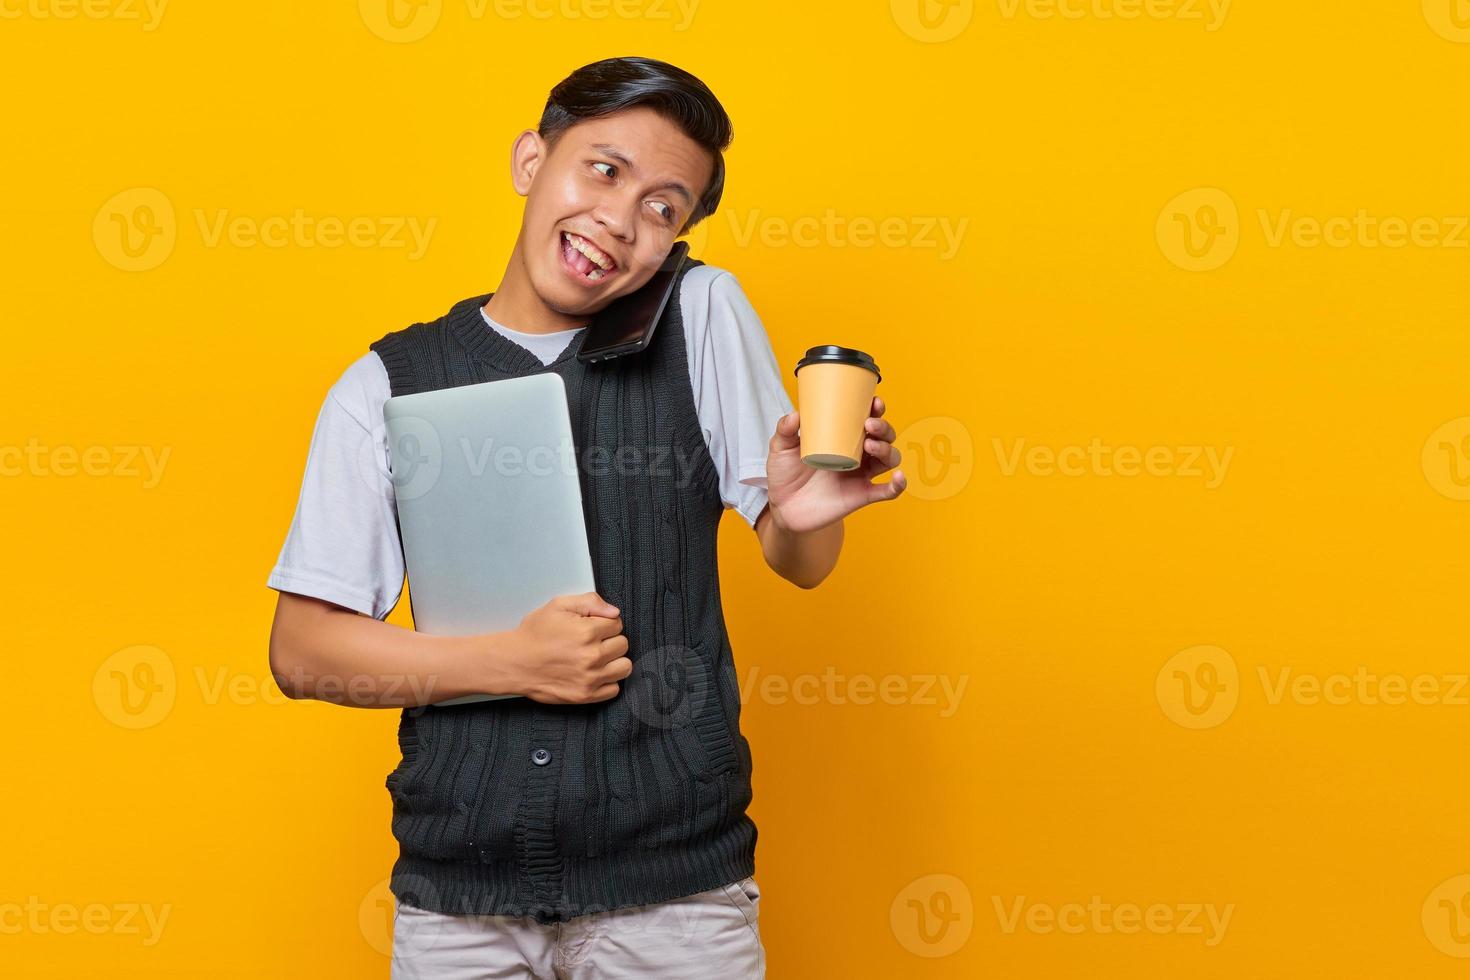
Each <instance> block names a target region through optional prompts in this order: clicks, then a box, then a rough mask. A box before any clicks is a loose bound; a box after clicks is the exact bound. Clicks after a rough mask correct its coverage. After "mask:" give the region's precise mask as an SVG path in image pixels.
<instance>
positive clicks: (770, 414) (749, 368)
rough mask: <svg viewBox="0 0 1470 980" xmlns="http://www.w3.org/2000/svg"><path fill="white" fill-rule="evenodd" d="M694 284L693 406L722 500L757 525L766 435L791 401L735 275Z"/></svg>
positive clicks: (719, 274) (689, 305)
mask: <svg viewBox="0 0 1470 980" xmlns="http://www.w3.org/2000/svg"><path fill="white" fill-rule="evenodd" d="M696 271H697V270H696ZM692 276H693V273H691V274H690V276H688V277H686V279H688V278H692ZM696 282H697V283H699V284H701V285H699V286H697V287H696V288H700V289H702V290H704V295H696V296H692V297H688V300H689V301H688V302H686V303H685V309H686V311H688V312H692V313H693V314H694V315H693V316H692V317H691V318H690V319H691V321H692V322H689V323H687V324H686V331H687V333H688V335H689V347H690V351H689V354H690V362H691V363H690V377H691V380H692V382H693V388H694V400H695V408H696V409H697V411H698V414H699V421H700V426H701V428H702V429H703V431H704V437H705V443H706V445H708V447H709V451H710V456H711V458H712V459H713V460H714V463H715V467H716V469H717V470H718V471H719V474H720V498H721V499H722V500H723V501H724V503H725V506H727V507H733V508H734V509H735V510H736V511H738V512H739V513H740V516H741V517H743V518H745V520H746V522H747V523H748V524H750V526H751V527H754V526H755V522H756V518H758V517H759V516H760V513H761V511H762V510H763V509H764V508H765V506H766V501H767V493H766V455H767V453H768V452H769V451H770V443H771V436H772V435H774V434H775V432H776V423H777V422H778V421H780V419H781V416H783V415H785V414H787V413H788V412H790V411H791V410H792V408H793V406H792V403H791V397H790V396H789V395H788V394H787V393H786V388H785V387H784V385H783V384H782V377H781V369H780V366H779V365H778V364H777V363H776V355H775V352H774V351H773V350H772V349H771V341H770V338H769V337H767V336H766V330H765V327H764V326H763V325H762V324H761V320H760V317H759V316H758V315H757V314H756V312H755V308H754V307H753V306H751V304H750V300H749V299H747V298H746V296H745V291H744V290H743V289H741V288H740V283H739V281H738V280H737V279H736V278H735V276H734V275H732V274H731V273H729V272H727V271H724V270H715V271H714V275H712V276H708V277H701V278H700V279H699V280H696ZM683 298H684V297H681V299H683ZM701 300H703V302H701ZM702 312H703V313H707V315H705V316H701V315H699V314H700V313H702Z"/></svg>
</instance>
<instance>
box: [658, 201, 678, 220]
mask: <svg viewBox="0 0 1470 980" xmlns="http://www.w3.org/2000/svg"><path fill="white" fill-rule="evenodd" d="M653 206H654V208H655V209H662V210H659V212H658V213H659V216H660V217H661V218H663V219H664V220H665V221H672V220H673V219H674V209H673V208H671V207H669V206H668V205H667V204H664V203H663V202H661V201H654V202H653Z"/></svg>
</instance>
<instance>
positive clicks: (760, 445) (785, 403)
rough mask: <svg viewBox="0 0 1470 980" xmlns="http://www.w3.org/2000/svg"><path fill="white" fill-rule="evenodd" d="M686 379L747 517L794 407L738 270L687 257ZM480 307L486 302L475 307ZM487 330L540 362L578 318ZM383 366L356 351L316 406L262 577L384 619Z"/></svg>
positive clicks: (387, 596)
mask: <svg viewBox="0 0 1470 980" xmlns="http://www.w3.org/2000/svg"><path fill="white" fill-rule="evenodd" d="M679 298H680V303H681V312H682V315H683V321H684V346H685V350H686V352H687V354H688V358H689V378H690V381H691V382H692V385H693V388H694V404H695V409H696V412H697V414H698V416H699V424H700V428H701V430H702V431H703V432H704V440H705V444H706V445H707V446H708V447H709V453H710V457H711V459H713V460H714V464H715V468H716V469H717V470H718V471H719V476H720V499H721V500H723V501H724V503H725V506H726V507H733V508H734V509H735V510H736V511H738V512H739V514H740V516H741V517H743V518H745V520H746V522H747V523H749V524H750V525H751V527H754V526H755V521H756V518H757V517H759V516H760V513H761V510H762V509H763V508H764V507H765V505H766V454H767V451H768V450H769V448H770V440H771V436H772V435H773V434H774V433H775V431H776V423H777V422H778V421H779V420H780V418H781V416H783V415H785V414H787V413H788V412H790V411H791V410H792V407H793V406H792V404H791V399H790V397H789V396H788V395H787V393H786V388H785V387H784V385H783V384H782V378H781V371H780V368H779V366H778V365H777V363H776V356H775V353H774V352H773V351H772V350H771V343H770V340H769V338H767V336H766V331H765V328H764V327H763V326H762V325H761V321H760V318H759V317H758V316H757V315H756V312H755V309H754V308H753V307H752V306H751V305H750V301H749V300H747V299H746V297H745V293H744V291H743V290H741V288H740V283H739V282H738V281H737V280H736V279H735V277H734V276H733V275H732V274H731V273H729V272H727V271H725V270H723V269H718V268H715V267H713V266H710V265H702V266H695V267H694V268H693V269H691V270H690V271H689V272H688V273H687V274H686V275H685V276H684V280H683V282H682V284H681V286H680V290H679ZM481 315H482V316H483V315H484V311H483V310H482V311H481ZM485 323H486V329H491V330H496V331H498V332H499V333H500V334H501V335H502V336H505V337H506V338H508V339H510V340H511V341H513V342H515V343H517V344H519V345H520V346H522V347H524V348H526V349H527V350H529V351H530V352H531V353H532V354H534V355H535V356H536V357H538V358H539V359H540V360H541V363H543V364H549V363H551V362H552V361H554V360H556V358H557V357H558V356H560V355H561V354H562V353H563V352H564V351H565V350H566V348H567V345H568V344H569V343H571V342H572V341H573V340H574V339H575V338H576V336H577V335H578V334H579V333H581V331H582V330H584V329H586V328H585V327H583V328H577V329H574V330H562V331H558V332H556V333H549V334H528V333H522V332H520V331H518V330H511V329H509V328H508V327H505V326H504V325H502V324H499V323H496V322H495V321H494V320H491V319H490V318H489V317H488V316H486V317H485ZM389 394H390V388H389V383H388V372H387V371H386V369H385V368H384V367H383V362H382V361H381V360H380V359H379V358H378V355H377V353H376V352H375V351H369V352H368V353H366V354H364V355H363V356H362V357H360V358H358V359H357V360H356V361H354V362H353V363H352V364H351V365H350V366H349V367H348V368H347V370H346V371H345V372H343V374H342V376H341V377H340V378H339V379H338V380H337V382H336V383H335V384H333V385H332V387H331V390H329V391H328V392H327V397H326V399H325V401H324V402H323V403H322V407H321V411H320V413H319V414H318V415H317V420H316V429H315V431H313V433H312V437H311V447H310V448H309V449H308V450H307V457H306V473H305V475H304V476H303V477H302V481H301V497H300V500H299V501H298V502H297V504H296V513H295V516H294V517H293V518H292V520H291V529H290V531H289V532H288V533H287V535H286V542H285V544H284V545H283V546H282V548H281V553H280V557H279V559H278V560H277V562H276V565H275V568H274V569H272V570H271V573H270V578H269V580H268V581H267V584H268V585H269V586H270V587H271V588H273V589H278V590H280V591H283V592H295V593H299V594H301V595H308V596H312V597H314V598H318V599H324V600H326V601H327V602H333V603H336V604H338V605H341V606H346V607H347V608H349V609H355V610H357V611H358V612H362V613H366V614H367V615H369V616H373V617H375V618H377V619H382V618H383V617H384V616H387V615H388V613H389V612H391V611H392V610H393V607H394V606H396V605H397V604H398V598H399V596H400V595H401V594H402V592H403V577H404V565H403V547H402V544H401V543H400V541H399V539H398V524H397V512H396V505H395V502H394V498H393V481H392V479H391V477H390V476H389V473H388V438H387V433H386V431H385V430H384V427H383V403H384V402H385V401H387V400H388V397H389Z"/></svg>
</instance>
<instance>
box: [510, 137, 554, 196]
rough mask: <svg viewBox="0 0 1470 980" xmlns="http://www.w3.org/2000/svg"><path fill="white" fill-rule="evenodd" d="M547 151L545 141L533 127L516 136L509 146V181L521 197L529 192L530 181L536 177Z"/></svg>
mask: <svg viewBox="0 0 1470 980" xmlns="http://www.w3.org/2000/svg"><path fill="white" fill-rule="evenodd" d="M548 152H549V151H548V150H547V147H546V141H545V140H543V139H542V138H541V134H540V133H538V132H536V131H535V130H534V129H528V130H526V131H524V132H523V133H521V135H519V136H517V137H516V141H515V143H514V145H512V146H511V148H510V182H511V186H513V187H514V188H515V189H516V193H517V194H519V195H520V196H521V197H525V196H526V195H527V194H529V193H531V182H532V181H533V180H535V179H536V171H537V170H539V169H540V168H541V164H542V163H543V162H544V161H545V160H546V155H547V153H548Z"/></svg>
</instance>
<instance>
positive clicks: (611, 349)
mask: <svg viewBox="0 0 1470 980" xmlns="http://www.w3.org/2000/svg"><path fill="white" fill-rule="evenodd" d="M688 258H689V243H688V242H684V241H679V242H675V243H674V247H673V248H671V249H669V254H668V256H667V257H666V258H665V259H664V262H663V265H661V266H660V267H659V270H658V271H657V272H655V273H654V274H653V278H652V279H650V280H648V282H646V283H644V284H643V285H642V286H641V287H639V289H638V290H637V291H636V292H632V293H629V294H628V295H626V296H619V297H618V298H617V299H615V300H613V301H612V302H611V303H609V304H608V306H607V308H606V309H604V310H603V311H602V312H601V313H598V314H597V315H596V316H595V317H593V318H592V323H591V325H589V326H588V327H587V336H586V338H585V339H584V340H583V341H582V347H581V349H580V350H578V351H577V360H579V361H584V362H586V363H587V364H596V363H597V362H598V361H608V360H611V359H613V358H614V357H622V356H623V355H624V354H636V353H638V352H639V351H641V350H643V349H644V348H645V347H647V346H648V343H649V341H651V340H652V339H653V331H654V329H655V328H657V327H658V321H659V320H660V319H661V318H662V317H663V315H664V308H665V307H667V306H668V305H669V298H670V297H671V296H673V294H674V281H675V279H677V278H678V275H679V270H680V269H682V268H684V262H685V260H686V259H688Z"/></svg>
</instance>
